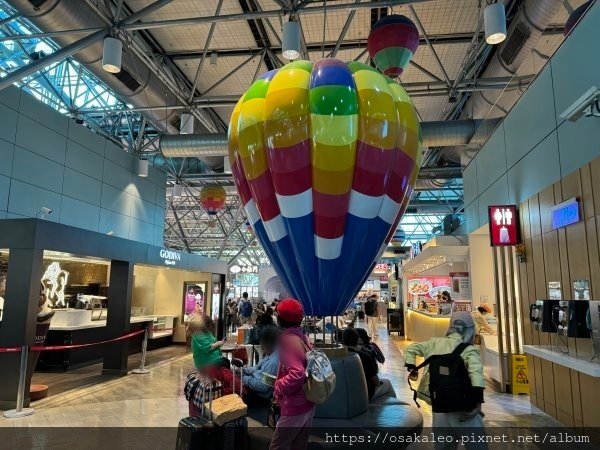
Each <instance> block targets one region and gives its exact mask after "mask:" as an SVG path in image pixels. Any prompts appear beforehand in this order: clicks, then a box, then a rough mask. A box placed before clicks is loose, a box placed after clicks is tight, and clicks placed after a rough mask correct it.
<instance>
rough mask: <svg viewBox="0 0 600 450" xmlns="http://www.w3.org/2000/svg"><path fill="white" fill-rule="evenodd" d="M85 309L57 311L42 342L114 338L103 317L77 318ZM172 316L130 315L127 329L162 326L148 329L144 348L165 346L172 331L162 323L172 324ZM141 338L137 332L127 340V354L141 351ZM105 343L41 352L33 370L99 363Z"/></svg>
mask: <svg viewBox="0 0 600 450" xmlns="http://www.w3.org/2000/svg"><path fill="white" fill-rule="evenodd" d="M71 311H73V312H71ZM86 312H90V311H86V310H69V311H68V312H67V310H62V311H61V310H58V311H57V314H55V317H53V318H52V323H51V325H50V330H49V331H48V335H47V337H46V341H45V345H71V344H88V343H95V342H100V341H104V340H108V339H112V338H115V337H118V336H113V335H110V336H109V335H108V331H107V328H106V320H95V321H87V322H83V321H80V319H81V318H80V317H78V316H86V314H85V313H86ZM57 315H58V319H59V320H57V321H56V322H55V321H54V319H55V318H56V317H57ZM176 317H177V316H172V315H171V316H169V315H154V316H133V317H131V319H130V324H131V325H130V331H132V332H133V331H139V330H143V329H144V328H145V327H146V326H148V324H149V323H158V324H159V326H158V328H161V327H162V328H165V330H164V331H160V330H156V331H152V332H151V333H150V335H149V338H150V339H154V340H153V341H150V343H149V345H148V347H149V348H156V347H159V346H161V345H169V344H170V343H171V337H172V335H173V330H167V329H166V328H172V326H171V327H168V326H166V325H168V323H171V324H172V323H173V321H174V320H175V318H176ZM78 321H79V323H78ZM143 337H144V335H143V333H141V334H139V335H137V336H134V337H132V338H130V339H128V342H129V354H130V355H132V354H135V353H139V352H140V351H141V347H142V340H143ZM106 345H110V344H100V345H92V346H89V347H84V348H75V349H64V350H53V351H44V352H41V353H40V358H39V360H38V364H37V366H36V370H38V371H48V372H51V371H52V372H53V371H65V372H66V371H68V370H73V369H77V368H80V367H84V366H88V365H91V364H96V363H99V362H102V360H103V358H104V353H105V349H106Z"/></svg>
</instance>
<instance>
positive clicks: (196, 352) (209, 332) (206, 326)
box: [188, 316, 230, 370]
mask: <svg viewBox="0 0 600 450" xmlns="http://www.w3.org/2000/svg"><path fill="white" fill-rule="evenodd" d="M188 330H189V332H190V334H191V335H192V356H193V357H194V365H195V366H196V369H199V370H202V369H205V368H208V367H226V368H229V367H230V364H229V360H228V359H227V358H225V357H224V356H223V354H222V353H221V347H222V346H223V344H225V339H223V340H222V341H217V338H215V335H214V332H215V322H214V321H213V320H212V319H211V318H210V317H208V316H204V318H203V319H202V320H196V321H193V322H190V323H189V325H188Z"/></svg>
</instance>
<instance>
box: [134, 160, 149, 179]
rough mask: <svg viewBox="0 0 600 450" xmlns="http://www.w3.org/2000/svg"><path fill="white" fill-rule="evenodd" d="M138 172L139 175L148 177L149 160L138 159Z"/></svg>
mask: <svg viewBox="0 0 600 450" xmlns="http://www.w3.org/2000/svg"><path fill="white" fill-rule="evenodd" d="M137 174H138V177H142V178H146V177H147V176H148V160H147V159H138V160H137Z"/></svg>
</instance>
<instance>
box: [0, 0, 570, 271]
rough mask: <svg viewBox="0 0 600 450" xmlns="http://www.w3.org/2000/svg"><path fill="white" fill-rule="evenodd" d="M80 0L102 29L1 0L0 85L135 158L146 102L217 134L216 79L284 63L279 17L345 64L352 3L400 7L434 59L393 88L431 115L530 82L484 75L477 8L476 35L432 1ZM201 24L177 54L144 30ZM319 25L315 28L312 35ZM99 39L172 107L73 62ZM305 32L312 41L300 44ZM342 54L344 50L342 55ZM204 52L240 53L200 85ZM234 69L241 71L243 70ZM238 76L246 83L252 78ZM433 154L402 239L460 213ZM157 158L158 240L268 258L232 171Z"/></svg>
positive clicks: (351, 43)
mask: <svg viewBox="0 0 600 450" xmlns="http://www.w3.org/2000/svg"><path fill="white" fill-rule="evenodd" d="M81 1H82V3H83V2H85V4H86V5H88V6H89V7H90V8H92V9H93V10H94V11H95V12H96V14H97V15H98V16H99V17H100V18H101V19H102V21H103V23H104V24H105V26H104V28H87V29H78V30H52V31H51V32H41V31H40V30H38V29H37V28H36V27H34V26H33V25H31V24H30V23H29V22H28V21H27V20H26V19H24V18H22V17H19V16H18V15H17V14H16V12H15V10H14V9H13V8H11V7H10V5H9V4H8V3H7V1H6V0H0V74H1V75H2V76H3V78H0V89H2V87H3V86H7V85H11V84H14V83H15V82H17V84H18V85H19V86H20V87H22V88H23V89H24V90H26V91H27V92H29V93H31V94H32V95H34V96H35V97H36V98H38V99H40V100H41V101H43V102H44V103H46V104H48V105H49V106H51V107H53V108H55V109H57V110H58V111H61V112H62V113H64V114H67V115H69V116H71V117H73V118H74V119H75V120H77V121H79V122H80V123H82V124H85V125H86V126H87V127H89V128H90V129H92V130H94V131H96V132H97V133H99V134H101V135H103V136H106V137H107V138H109V139H111V140H112V141H113V142H115V143H116V144H118V145H121V146H123V147H124V148H126V149H128V150H129V151H131V152H133V153H135V154H137V155H141V156H143V157H150V156H151V155H154V154H156V153H157V152H158V138H159V134H160V132H159V130H160V129H161V128H165V125H166V124H157V123H152V122H151V120H150V119H145V118H144V117H143V116H142V113H147V112H149V111H152V110H156V109H160V110H161V111H162V110H180V111H182V112H189V113H191V114H193V115H194V116H195V117H196V119H197V121H198V123H199V124H200V125H201V127H203V128H204V129H206V132H209V133H211V132H212V133H222V132H224V131H226V130H227V124H226V123H225V122H224V120H223V119H222V118H221V117H220V116H219V115H218V114H217V113H218V112H221V113H222V112H223V110H222V109H221V110H219V109H218V108H231V107H232V106H233V105H234V104H235V103H236V102H237V101H238V98H239V95H240V94H241V92H236V91H227V92H224V86H229V84H225V83H228V82H232V81H235V78H232V77H235V76H239V75H240V74H241V73H245V74H247V73H248V69H249V67H250V64H255V63H256V62H258V64H257V65H256V69H255V70H254V69H252V70H251V71H250V72H251V74H252V73H253V74H254V77H253V79H256V78H257V77H258V76H259V75H260V73H261V71H263V70H265V67H266V69H267V70H271V69H274V68H278V67H282V66H283V64H284V62H283V61H282V60H281V59H280V58H279V57H278V56H277V55H278V54H280V53H281V45H282V44H281V38H280V33H279V32H278V30H275V27H274V24H275V25H277V24H279V25H282V24H283V21H285V20H289V18H293V19H294V20H296V21H297V22H298V23H299V24H300V29H301V53H302V56H303V57H304V58H306V59H309V56H310V55H311V53H313V54H314V53H315V52H318V53H319V54H323V55H324V56H331V57H335V56H339V55H340V53H341V52H345V54H344V55H345V56H344V57H347V58H348V55H349V54H350V56H349V58H348V59H352V57H353V55H354V54H355V55H356V56H355V57H354V60H360V61H365V62H369V61H368V58H367V50H366V40H365V39H364V38H360V37H359V36H357V35H356V33H354V34H353V33H352V32H351V31H350V30H352V29H353V25H354V26H355V21H356V20H357V19H356V18H357V17H359V16H357V15H356V13H357V12H358V11H359V10H362V9H370V16H371V17H370V24H371V26H372V25H373V24H374V23H375V22H376V21H377V20H379V19H380V18H382V17H384V16H386V15H388V14H390V13H393V7H394V6H408V13H409V15H410V16H412V18H413V20H414V21H415V23H416V25H417V27H418V29H419V31H420V35H421V37H420V38H421V44H422V45H424V46H425V45H426V46H428V47H429V49H430V50H431V56H432V59H431V60H429V61H424V60H422V59H418V62H417V61H412V62H411V70H414V71H418V72H420V74H419V75H420V76H419V78H416V77H415V78H416V79H417V80H423V79H425V80H427V81H419V82H412V83H403V86H404V87H405V89H406V90H407V91H408V92H409V93H410V95H411V96H412V97H413V98H415V99H418V98H420V97H421V98H422V97H431V98H434V97H435V98H439V97H448V99H449V102H447V104H445V106H444V107H443V111H442V110H441V113H440V117H439V118H444V119H447V120H452V119H456V118H458V117H460V115H461V114H462V113H463V109H464V108H465V105H466V102H467V100H468V99H469V96H470V95H471V93H473V92H475V91H479V90H486V89H495V90H499V89H500V90H501V89H522V88H524V87H526V86H527V85H528V84H529V83H530V81H531V79H532V76H529V75H528V76H524V77H511V78H497V79H482V78H481V74H482V72H483V70H484V68H485V66H486V64H487V62H488V61H489V60H490V57H491V55H492V52H493V50H494V48H493V46H489V45H486V44H485V39H484V35H483V24H482V14H481V11H479V12H478V16H477V17H478V18H479V20H478V23H477V26H476V27H475V29H474V30H465V29H461V30H456V32H450V33H449V32H448V30H447V29H441V30H440V29H434V28H435V26H434V25H432V22H431V21H428V20H427V18H426V17H425V16H424V14H425V12H421V10H419V14H417V9H418V8H414V7H413V5H417V7H418V6H419V4H421V3H427V2H429V1H431V0H384V1H367V0H346V1H345V2H336V1H332V0H329V1H324V0H273V2H272V3H271V6H264V5H265V2H262V5H263V6H264V9H263V8H262V7H261V2H259V1H258V0H218V1H217V2H215V5H216V8H215V10H214V13H213V15H208V16H200V17H188V16H184V18H174V19H167V20H151V19H148V17H149V15H150V14H151V13H154V12H156V11H159V10H161V8H164V7H165V6H167V5H169V4H171V3H172V2H173V1H176V0H154V1H150V0H148V2H147V4H146V6H145V7H143V8H141V9H140V10H139V11H137V12H134V11H133V10H132V9H130V7H129V5H128V1H127V0H112V1H111V0H104V1H100V0H81ZM231 3H234V4H237V5H239V8H240V9H239V10H238V11H240V10H241V12H235V13H223V11H232V10H231V9H227V8H226V6H227V5H228V4H231ZM480 3H481V2H480ZM505 3H506V7H507V17H511V16H512V14H513V12H514V11H515V10H516V8H518V6H519V3H520V0H507V1H505ZM483 4H485V3H483ZM163 11H166V9H165V10H163ZM335 12H338V16H339V15H340V12H344V13H345V12H347V16H346V17H343V18H342V19H340V20H339V25H338V26H336V31H337V38H336V37H335V36H331V35H329V36H326V33H325V32H326V31H327V26H328V25H327V24H328V22H327V20H326V19H327V14H330V15H331V14H332V13H335ZM314 15H320V16H322V17H323V30H322V31H323V35H322V38H321V37H320V38H319V39H318V40H317V39H315V35H316V33H317V32H316V31H315V21H314V20H312V19H311V20H309V19H308V17H310V16H313V17H314ZM234 22H237V23H240V24H247V27H248V28H249V30H250V34H251V35H252V37H253V38H254V39H253V42H252V41H251V42H249V43H248V46H247V47H242V46H241V45H240V47H239V48H221V47H219V44H221V45H223V44H222V41H219V39H215V36H218V32H219V31H220V30H223V29H226V28H225V27H223V26H221V27H219V28H218V29H217V31H215V29H216V24H217V23H219V24H222V23H234ZM200 24H204V25H206V28H207V29H208V33H207V34H205V36H206V38H205V40H204V41H203V42H197V46H195V47H194V48H192V49H189V48H188V49H186V50H178V49H177V48H173V47H172V46H169V45H167V44H165V43H164V42H161V41H160V39H159V38H158V36H159V34H158V33H155V34H153V30H159V29H168V28H169V27H192V26H194V25H200ZM240 26H245V25H240ZM367 26H368V25H367ZM319 27H320V25H319ZM425 27H427V28H428V29H425ZM562 30H563V28H562V26H559V25H552V26H551V27H549V28H547V29H546V31H545V34H547V35H553V34H558V33H562ZM227 32H229V31H227ZM320 32H321V30H320V29H319V34H321V33H320ZM65 34H72V35H75V36H81V39H79V40H78V41H76V42H74V43H73V44H70V45H68V46H65V47H64V48H59V47H58V46H57V45H56V44H55V43H54V42H53V41H52V38H53V37H56V36H60V35H65ZM109 34H113V35H114V34H116V35H118V36H119V37H120V39H121V40H122V41H123V43H124V49H125V51H126V52H131V53H132V54H134V55H136V56H137V57H139V58H140V60H141V61H142V63H143V64H144V65H146V66H147V67H148V68H149V69H150V70H151V71H152V72H153V73H155V74H157V76H158V77H159V78H160V79H161V80H162V81H163V82H164V84H165V85H166V87H167V90H170V91H171V92H172V93H173V94H174V95H175V97H176V99H177V100H175V101H174V102H172V103H176V104H167V105H152V104H150V105H149V106H142V107H137V108H135V107H133V106H132V105H128V104H127V99H120V98H119V97H118V96H116V95H115V94H114V93H113V92H112V90H111V89H110V88H109V87H107V86H106V85H104V84H103V83H101V82H100V81H99V80H98V79H97V78H96V77H95V76H94V75H92V73H91V72H90V71H89V70H87V69H86V68H85V67H83V66H82V65H80V64H79V63H78V62H77V61H76V60H74V59H73V57H72V55H74V54H75V53H76V52H77V51H78V49H81V48H84V47H85V46H86V45H89V44H90V43H92V42H97V41H98V40H100V39H103V38H104V37H105V36H107V35H109ZM307 36H309V37H310V38H311V39H310V40H307ZM466 44H468V49H467V51H466V54H465V56H464V59H463V61H462V62H461V64H460V67H459V70H458V71H456V63H457V61H454V65H455V66H454V68H453V69H452V70H450V68H449V67H447V64H448V63H449V61H448V57H447V56H445V55H444V53H443V52H442V50H441V49H443V48H448V46H458V45H462V46H463V47H464V46H465V45H466ZM237 45H239V44H237ZM165 46H166V47H169V48H165ZM225 47H226V45H225ZM182 48H184V47H182ZM349 50H351V51H354V52H348V51H349ZM212 53H216V54H217V55H218V57H219V60H221V59H226V58H228V57H237V58H238V60H240V59H242V58H245V59H243V60H242V61H241V62H239V63H238V64H237V65H236V66H235V67H232V69H231V70H230V71H229V72H228V73H226V74H223V75H222V76H220V77H218V78H216V79H215V78H213V79H212V84H211V85H208V86H206V84H208V83H206V84H203V82H202V81H203V80H204V78H203V76H204V75H205V71H206V70H207V65H206V58H207V57H208V56H209V55H210V54H212ZM186 60H187V61H188V62H191V61H194V63H193V64H197V66H195V67H194V68H193V69H192V70H191V72H184V71H183V69H182V68H181V66H182V65H183V64H184V63H185V62H186ZM252 67H254V66H252ZM243 69H246V70H244V71H243ZM421 74H422V75H425V78H423V77H422V75H421ZM532 75H533V74H532ZM244 76H246V77H247V78H250V76H251V75H244ZM453 78H454V79H453ZM413 80H414V79H413ZM247 81H248V85H250V84H251V81H252V80H250V79H248V80H247ZM219 88H220V89H219ZM223 94H226V95H223ZM422 105H423V104H421V106H422ZM421 112H422V111H419V113H421ZM420 115H421V114H420ZM146 117H149V116H148V115H146ZM436 120H437V119H436ZM201 132H204V131H201ZM442 155H443V152H441V151H440V149H436V148H434V149H426V153H425V157H424V164H423V167H424V169H423V170H422V172H421V175H420V177H419V178H420V179H419V183H418V186H417V188H416V189H415V193H414V195H413V199H412V202H411V205H410V206H409V209H408V212H407V214H406V215H405V216H404V218H403V219H402V222H401V226H402V227H403V228H404V229H405V231H406V234H407V243H408V244H407V245H410V243H412V242H416V241H423V240H426V239H428V238H429V237H431V235H432V234H433V230H434V228H436V227H439V226H440V222H441V221H442V220H443V218H444V217H445V216H446V215H447V214H459V215H460V214H461V211H462V208H463V198H462V182H461V176H462V174H461V167H460V165H459V164H456V163H449V162H448V161H446V160H445V159H444V158H443V157H442ZM184 162H185V161H184ZM188 162H189V161H188ZM157 164H160V168H161V169H162V170H164V171H166V172H167V174H168V182H167V183H168V189H167V191H168V197H167V204H168V208H167V210H166V221H165V245H167V246H168V247H172V248H177V249H181V250H185V251H191V252H195V253H200V254H203V255H206V256H209V257H215V258H221V259H223V260H226V261H227V262H228V263H229V264H234V263H237V264H242V265H250V264H251V265H260V264H265V263H268V258H267V257H266V255H265V253H264V251H263V250H262V248H261V247H260V246H259V245H257V240H256V237H255V236H254V234H253V232H252V231H251V230H249V229H248V227H247V225H246V222H247V218H246V215H245V211H244V209H243V207H242V205H241V202H240V200H239V198H238V196H237V195H236V193H235V189H234V188H233V182H232V178H231V175H230V174H215V173H213V172H212V171H211V169H210V168H208V167H206V166H205V165H204V164H201V163H198V164H196V165H191V164H188V165H187V166H186V165H184V163H182V161H181V160H180V161H174V160H170V159H168V158H166V159H164V160H161V161H159V162H158V163H157ZM184 167H187V168H188V169H189V167H197V168H201V169H202V172H201V173H189V172H187V171H186V170H187V169H184ZM175 182H177V183H179V184H181V185H182V187H183V192H182V195H181V196H180V197H173V195H172V190H173V189H172V186H173V184H174V183H175ZM209 184H211V185H215V184H216V185H221V186H224V187H225V189H226V190H227V192H228V195H227V201H226V206H225V208H224V209H223V210H222V211H220V212H219V213H217V215H216V216H211V215H209V214H207V213H206V211H205V210H204V209H203V208H202V206H201V205H200V204H199V202H198V194H199V190H200V189H201V188H202V186H205V185H209Z"/></svg>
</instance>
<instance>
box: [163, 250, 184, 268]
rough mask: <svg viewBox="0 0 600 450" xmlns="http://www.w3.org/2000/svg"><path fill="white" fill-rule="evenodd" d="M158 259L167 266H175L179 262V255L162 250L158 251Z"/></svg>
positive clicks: (171, 251)
mask: <svg viewBox="0 0 600 450" xmlns="http://www.w3.org/2000/svg"><path fill="white" fill-rule="evenodd" d="M160 257H161V259H163V260H164V262H165V264H166V265H167V266H175V265H177V263H178V262H179V261H181V255H180V254H179V253H178V252H174V251H173V250H165V249H162V250H161V251H160Z"/></svg>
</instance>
